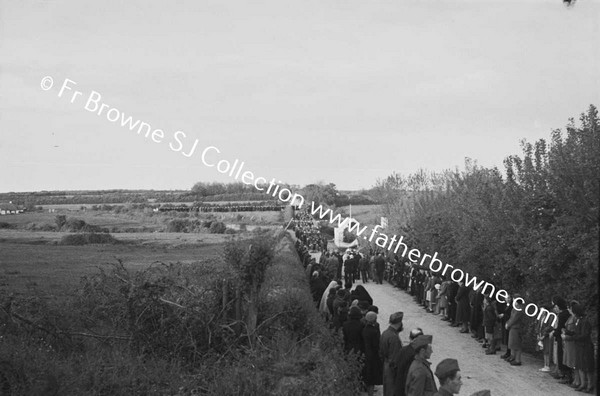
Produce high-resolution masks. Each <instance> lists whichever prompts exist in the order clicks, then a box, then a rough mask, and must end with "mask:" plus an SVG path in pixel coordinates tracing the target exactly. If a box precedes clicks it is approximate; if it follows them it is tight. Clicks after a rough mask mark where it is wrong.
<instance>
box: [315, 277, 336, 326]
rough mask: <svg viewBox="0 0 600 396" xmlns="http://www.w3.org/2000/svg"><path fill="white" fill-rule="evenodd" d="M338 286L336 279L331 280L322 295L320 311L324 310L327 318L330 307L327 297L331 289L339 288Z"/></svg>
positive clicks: (323, 312)
mask: <svg viewBox="0 0 600 396" xmlns="http://www.w3.org/2000/svg"><path fill="white" fill-rule="evenodd" d="M337 286H338V284H337V282H336V281H331V282H329V285H328V286H327V289H325V291H324V292H323V295H322V296H321V302H320V303H319V312H322V314H323V315H325V317H326V318H328V317H329V309H328V308H327V297H328V296H329V291H330V290H331V289H335V288H337Z"/></svg>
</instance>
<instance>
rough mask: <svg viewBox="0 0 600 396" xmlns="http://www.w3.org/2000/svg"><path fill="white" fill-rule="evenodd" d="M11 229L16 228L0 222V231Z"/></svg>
mask: <svg viewBox="0 0 600 396" xmlns="http://www.w3.org/2000/svg"><path fill="white" fill-rule="evenodd" d="M11 228H14V226H13V225H12V224H10V223H5V222H3V221H0V230H1V229H5V230H10V229H11Z"/></svg>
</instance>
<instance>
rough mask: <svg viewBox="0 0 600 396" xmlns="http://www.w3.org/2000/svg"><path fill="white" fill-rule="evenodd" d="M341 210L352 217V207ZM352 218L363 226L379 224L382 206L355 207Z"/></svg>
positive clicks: (344, 207) (343, 207)
mask: <svg viewBox="0 0 600 396" xmlns="http://www.w3.org/2000/svg"><path fill="white" fill-rule="evenodd" d="M338 209H339V210H341V211H343V212H344V213H345V216H350V206H341V207H340V208H338ZM352 218H354V219H356V220H358V222H359V223H361V224H363V225H367V224H379V223H380V221H381V205H353V206H352Z"/></svg>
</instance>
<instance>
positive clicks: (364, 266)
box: [358, 253, 369, 283]
mask: <svg viewBox="0 0 600 396" xmlns="http://www.w3.org/2000/svg"><path fill="white" fill-rule="evenodd" d="M358 269H359V270H360V277H361V278H362V283H367V282H369V275H368V272H369V259H368V258H367V256H366V255H365V254H362V253H361V254H360V260H359V261H358Z"/></svg>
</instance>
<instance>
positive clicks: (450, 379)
mask: <svg viewBox="0 0 600 396" xmlns="http://www.w3.org/2000/svg"><path fill="white" fill-rule="evenodd" d="M435 376H436V377H438V380H440V390H439V391H437V392H436V394H435V396H451V395H458V394H459V393H460V388H461V387H462V384H463V383H462V379H461V374H460V368H459V367H458V360H456V359H444V360H442V361H441V362H439V363H438V365H437V367H436V368H435Z"/></svg>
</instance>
